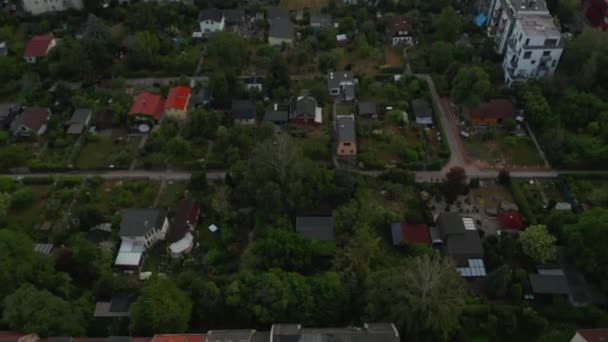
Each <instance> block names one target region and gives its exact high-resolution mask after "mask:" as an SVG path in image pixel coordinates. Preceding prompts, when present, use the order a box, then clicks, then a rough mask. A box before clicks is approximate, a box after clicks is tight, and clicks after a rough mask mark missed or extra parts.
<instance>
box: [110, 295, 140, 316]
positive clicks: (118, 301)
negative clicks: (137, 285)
mask: <svg viewBox="0 0 608 342" xmlns="http://www.w3.org/2000/svg"><path fill="white" fill-rule="evenodd" d="M134 301H135V295H132V294H131V295H119V296H114V297H112V299H111V300H110V312H115V313H124V312H129V307H130V306H131V303H133V302H134Z"/></svg>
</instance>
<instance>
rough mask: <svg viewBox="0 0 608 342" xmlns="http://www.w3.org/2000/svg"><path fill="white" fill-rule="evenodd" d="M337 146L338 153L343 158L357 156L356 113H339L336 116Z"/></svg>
mask: <svg viewBox="0 0 608 342" xmlns="http://www.w3.org/2000/svg"><path fill="white" fill-rule="evenodd" d="M336 121H337V122H336V125H337V127H336V130H337V132H336V133H337V138H338V139H337V144H336V145H337V147H336V155H337V156H338V157H341V158H355V157H356V156H357V131H356V128H355V116H354V115H352V114H351V115H338V116H337V117H336Z"/></svg>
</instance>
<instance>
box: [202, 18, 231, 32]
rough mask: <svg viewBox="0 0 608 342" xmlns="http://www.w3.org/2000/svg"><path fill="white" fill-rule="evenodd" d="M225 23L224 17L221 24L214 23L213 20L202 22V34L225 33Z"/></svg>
mask: <svg viewBox="0 0 608 342" xmlns="http://www.w3.org/2000/svg"><path fill="white" fill-rule="evenodd" d="M224 23H225V20H224V17H222V21H220V22H217V21H213V20H201V21H200V22H199V24H200V27H201V32H203V33H212V32H218V31H224V25H225V24H224Z"/></svg>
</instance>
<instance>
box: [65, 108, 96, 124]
mask: <svg viewBox="0 0 608 342" xmlns="http://www.w3.org/2000/svg"><path fill="white" fill-rule="evenodd" d="M92 114H93V112H92V111H91V110H90V109H87V108H78V109H76V110H75V111H74V114H72V118H71V119H70V121H69V122H68V123H69V124H85V123H86V122H87V120H89V119H90V118H91V115H92Z"/></svg>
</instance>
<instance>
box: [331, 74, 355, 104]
mask: <svg viewBox="0 0 608 342" xmlns="http://www.w3.org/2000/svg"><path fill="white" fill-rule="evenodd" d="M327 89H328V90H329V95H331V96H336V97H339V98H340V99H342V100H343V101H353V100H354V99H355V79H354V77H353V73H352V72H350V71H340V72H330V73H329V74H328V75H327Z"/></svg>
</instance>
